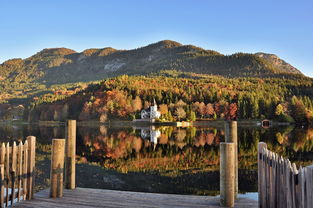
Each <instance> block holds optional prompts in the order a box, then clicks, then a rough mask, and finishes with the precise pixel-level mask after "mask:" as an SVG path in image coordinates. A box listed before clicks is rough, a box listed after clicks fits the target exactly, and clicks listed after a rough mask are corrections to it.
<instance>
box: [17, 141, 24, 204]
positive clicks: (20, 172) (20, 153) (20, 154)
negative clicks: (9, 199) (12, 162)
mask: <svg viewBox="0 0 313 208" xmlns="http://www.w3.org/2000/svg"><path fill="white" fill-rule="evenodd" d="M17 164H18V169H17V171H18V175H17V177H18V178H17V179H18V194H17V201H20V199H21V195H22V175H23V143H22V142H20V143H19V145H18V160H17Z"/></svg>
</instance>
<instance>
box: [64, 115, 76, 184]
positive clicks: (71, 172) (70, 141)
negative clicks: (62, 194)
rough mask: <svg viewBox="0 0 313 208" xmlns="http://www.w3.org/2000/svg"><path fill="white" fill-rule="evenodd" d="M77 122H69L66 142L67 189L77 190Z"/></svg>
mask: <svg viewBox="0 0 313 208" xmlns="http://www.w3.org/2000/svg"><path fill="white" fill-rule="evenodd" d="M75 161H76V120H69V121H68V125H67V140H66V165H65V167H66V174H65V175H66V179H65V181H66V185H65V187H66V188H67V189H74V188H75V171H76V167H75V166H76V164H75Z"/></svg>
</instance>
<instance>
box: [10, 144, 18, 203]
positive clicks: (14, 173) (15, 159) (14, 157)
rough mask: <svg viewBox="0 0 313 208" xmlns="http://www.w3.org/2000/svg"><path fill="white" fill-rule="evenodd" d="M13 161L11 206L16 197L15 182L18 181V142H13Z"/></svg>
mask: <svg viewBox="0 0 313 208" xmlns="http://www.w3.org/2000/svg"><path fill="white" fill-rule="evenodd" d="M11 158H12V163H11V172H10V175H11V206H13V203H14V199H15V182H16V163H17V148H16V142H13V146H12V153H11Z"/></svg>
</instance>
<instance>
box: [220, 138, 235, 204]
mask: <svg viewBox="0 0 313 208" xmlns="http://www.w3.org/2000/svg"><path fill="white" fill-rule="evenodd" d="M234 152H235V144H234V143H226V142H221V143H220V204H221V206H225V207H234V203H235V180H234V178H235V170H234V169H235V159H234Z"/></svg>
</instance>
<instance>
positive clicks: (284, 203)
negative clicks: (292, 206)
mask: <svg viewBox="0 0 313 208" xmlns="http://www.w3.org/2000/svg"><path fill="white" fill-rule="evenodd" d="M281 161H282V166H281V170H282V172H281V185H282V187H281V193H280V199H281V200H280V202H281V207H283V208H285V207H286V206H287V200H286V198H287V196H286V193H287V192H286V191H287V183H286V160H285V159H284V158H283V157H281Z"/></svg>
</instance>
